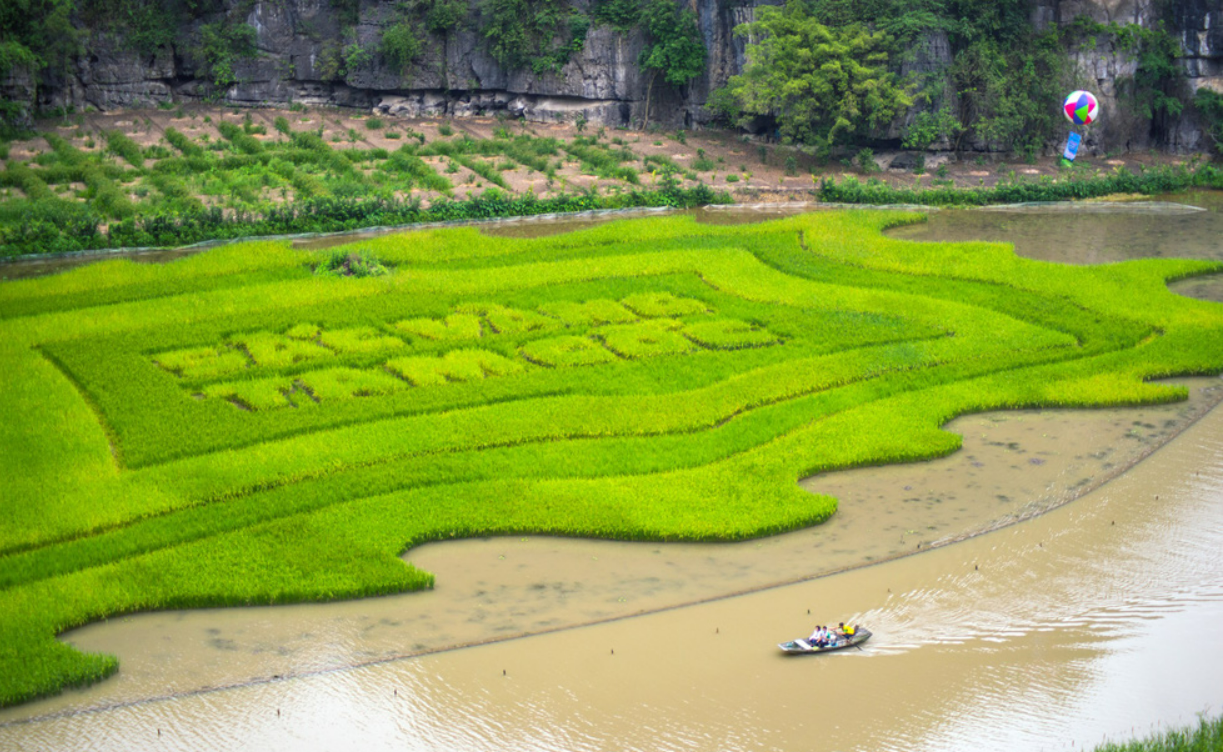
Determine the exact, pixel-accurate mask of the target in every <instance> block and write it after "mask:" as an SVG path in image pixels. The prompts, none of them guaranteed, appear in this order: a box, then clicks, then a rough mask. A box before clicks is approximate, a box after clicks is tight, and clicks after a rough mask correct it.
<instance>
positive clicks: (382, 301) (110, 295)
mask: <svg viewBox="0 0 1223 752" xmlns="http://www.w3.org/2000/svg"><path fill="white" fill-rule="evenodd" d="M919 220H920V217H919V215H915V214H907V213H902V212H822V213H816V214H810V215H806V216H801V217H794V218H791V219H787V220H782V221H776V222H770V223H767V224H761V225H754V226H742V227H719V226H707V225H700V224H697V223H696V222H694V221H693V220H692V219H690V218H685V217H668V218H659V219H649V220H633V221H622V222H615V223H610V224H607V225H603V226H599V227H596V228H592V229H588V230H585V231H582V232H578V233H572V234H567V235H558V236H553V237H548V238H541V239H535V240H519V239H509V238H494V237H487V236H484V235H482V234H481V233H480V232H479V231H478V230H476V229H474V228H452V229H435V230H428V231H422V232H416V233H411V234H407V235H390V236H384V237H380V238H377V239H372V240H363V241H361V242H360V243H359V244H356V245H354V246H350V247H341V248H338V249H334V250H332V251H327V252H323V253H320V254H313V253H309V252H305V251H295V250H293V249H291V248H290V246H289V244H288V243H287V242H267V241H263V242H251V243H244V244H238V245H233V246H227V247H223V248H218V249H213V250H211V251H208V252H206V253H202V254H199V255H197V256H193V257H191V258H188V259H185V260H181V261H178V262H175V263H173V264H169V265H166V266H161V267H158V266H147V265H141V264H134V263H132V262H129V261H118V260H115V261H106V262H101V263H97V264H94V265H91V266H87V267H83V268H80V269H78V270H75V271H73V272H70V273H66V274H62V275H59V276H55V277H49V278H43V279H34V280H27V281H20V282H4V283H0V367H2V368H3V372H4V374H5V388H4V389H3V390H0V467H3V468H4V469H5V471H6V472H5V484H4V494H3V495H0V519H3V520H4V524H3V525H2V526H0V704H12V703H17V702H21V701H24V700H27V699H29V698H32V697H36V696H39V695H44V694H47V693H52V692H55V691H57V690H58V689H60V688H61V687H64V686H70V685H74V684H82V683H87V682H91V681H96V680H98V679H99V678H101V677H104V676H106V675H107V674H109V673H112V672H113V671H114V670H115V668H116V666H115V661H114V659H113V658H111V657H107V656H98V655H82V654H80V653H79V652H76V651H75V650H73V649H72V648H70V647H68V646H66V645H64V644H62V643H59V642H57V641H56V640H55V639H54V637H55V635H56V634H58V633H60V632H62V631H64V630H66V629H68V628H71V627H73V626H76V625H80V624H84V623H87V622H90V621H94V620H98V619H103V618H107V617H110V616H114V615H117V614H122V613H128V612H133V611H140V610H149V609H165V608H183V607H198V606H208V605H236V604H254V603H261V604H262V603H283V602H290V601H301V600H310V599H328V598H341V597H357V596H363V595H370V594H376V593H387V592H397V591H403V590H411V589H416V588H424V587H429V586H430V585H431V583H432V577H431V576H430V575H429V574H427V573H425V572H421V571H419V570H417V569H415V568H414V567H412V566H411V565H408V564H405V563H404V562H403V561H402V560H400V559H399V558H397V557H398V556H399V555H400V554H401V553H402V552H403V551H405V550H406V549H410V548H411V547H413V546H416V545H419V544H421V543H424V542H426V541H431V540H438V539H448V538H456V537H465V536H487V535H494V534H520V533H525V532H534V533H544V534H557V535H580V536H594V537H608V538H622V539H638V540H729V539H741V538H746V537H751V536H760V535H767V534H771V533H775V532H779V531H783V530H791V529H794V528H797V527H801V526H806V525H811V524H815V523H818V522H821V521H823V520H825V519H827V518H828V517H829V515H831V514H832V513H833V512H834V510H835V507H836V502H835V501H834V500H833V499H831V498H828V497H825V496H818V495H811V494H808V493H806V492H804V491H802V490H800V489H799V488H798V486H797V485H796V484H795V480H796V479H797V478H800V477H802V476H805V475H809V474H812V473H816V472H822V471H828V470H832V469H836V468H844V467H850V466H856V465H863V464H877V463H886V462H900V461H911V460H917V459H922V458H928V457H934V456H940V455H943V454H947V453H949V452H952V451H954V450H955V449H956V448H957V447H958V446H959V439H958V437H956V436H954V435H951V434H949V433H947V432H944V431H942V430H940V428H939V427H940V426H942V425H943V424H944V423H946V422H947V421H948V420H950V419H951V418H952V417H954V416H956V415H960V414H963V413H966V412H972V411H981V410H991V409H1001V408H1020V407H1035V406H1084V405H1128V404H1138V403H1149V402H1157V401H1169V400H1175V399H1180V398H1182V397H1183V395H1184V392H1183V390H1180V389H1177V388H1171V387H1166V386H1157V385H1153V384H1149V383H1147V381H1148V380H1150V379H1154V378H1160V377H1167V376H1173V375H1177V374H1205V373H1218V372H1219V371H1220V370H1223V307H1221V306H1219V305H1218V304H1215V303H1208V302H1203V301H1198V300H1192V299H1189V298H1185V297H1181V296H1177V295H1174V294H1172V293H1171V292H1170V291H1169V290H1168V288H1167V284H1166V283H1167V281H1168V280H1169V279H1174V278H1181V277H1186V276H1190V275H1195V274H1203V273H1211V272H1215V273H1217V272H1220V271H1223V265H1221V264H1219V263H1218V262H1207V261H1180V260H1169V259H1158V260H1145V261H1135V262H1126V263H1118V264H1109V265H1105V266H1099V267H1088V266H1084V267H1068V266H1067V267H1063V266H1058V265H1054V264H1048V263H1038V262H1031V261H1026V260H1023V259H1020V258H1018V257H1016V256H1015V255H1014V254H1013V253H1012V252H1011V250H1010V249H1009V248H1007V247H1005V246H1002V245H997V244H986V243H962V244H932V243H911V242H904V241H899V240H894V239H889V238H887V237H885V236H884V235H883V234H882V233H881V230H882V229H883V228H886V227H888V226H894V225H898V224H902V223H910V222H914V221H919ZM354 256H355V258H356V259H357V261H353V258H354ZM374 258H376V259H378V260H379V262H380V263H381V265H383V266H385V267H387V269H389V271H390V273H389V274H385V275H381V276H367V277H364V278H357V277H355V276H349V275H344V274H341V275H329V274H318V273H316V269H317V268H318V267H319V265H320V263H322V262H326V263H324V266H330V265H333V264H334V266H335V267H336V268H337V269H340V268H343V267H344V266H345V265H348V266H349V267H350V268H352V267H353V266H355V265H359V264H361V263H372V260H373V259H374ZM333 260H334V261H333Z"/></svg>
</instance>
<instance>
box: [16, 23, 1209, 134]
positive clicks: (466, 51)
mask: <svg viewBox="0 0 1223 752" xmlns="http://www.w3.org/2000/svg"><path fill="white" fill-rule="evenodd" d="M690 1H691V2H692V7H693V9H694V10H695V11H696V13H697V18H698V25H699V28H700V32H701V35H702V36H703V38H704V41H705V43H706V46H707V49H708V50H709V56H708V64H707V67H706V71H705V73H704V74H703V75H701V76H699V77H698V78H697V79H696V80H694V81H693V82H692V83H691V84H690V85H688V86H687V87H683V89H682V90H680V89H676V88H674V87H670V86H666V85H661V86H660V85H655V86H654V89H653V94H654V96H653V100H654V101H653V102H652V103H651V107H650V110H649V111H650V113H651V115H650V117H651V120H652V121H657V122H661V123H663V124H664V125H666V126H668V127H688V126H692V125H694V124H700V123H702V122H705V121H706V120H707V117H708V115H707V113H706V111H705V110H704V108H703V105H704V103H705V101H706V99H707V97H708V95H709V92H710V91H712V90H714V89H716V88H717V87H719V86H721V85H723V84H724V83H725V82H726V80H727V79H728V78H729V77H730V76H731V75H734V74H735V73H737V72H739V71H740V70H741V68H742V65H743V60H744V41H743V40H742V39H739V38H735V37H734V36H733V35H732V30H733V29H734V27H735V26H736V25H738V24H740V23H743V22H745V21H748V20H750V19H751V17H752V12H753V8H754V7H755V6H756V5H759V4H761V2H760V0H690ZM470 2H471V7H472V12H473V13H475V12H477V11H478V7H479V0H470ZM590 2H591V0H577V5H578V6H579V9H581V10H585V11H589V10H590V9H589V7H585V6H587V5H589V3H590ZM764 2H769V0H764ZM1156 2H1157V0H1037V3H1036V5H1035V6H1034V15H1033V21H1034V23H1036V24H1037V26H1038V27H1040V26H1044V25H1048V24H1065V23H1069V22H1070V21H1071V20H1072V19H1074V18H1075V17H1076V16H1080V15H1083V16H1088V17H1090V18H1092V19H1095V20H1097V21H1100V22H1105V23H1107V22H1117V23H1122V24H1128V23H1137V24H1142V25H1145V26H1152V25H1154V24H1155V23H1156V17H1157V13H1156V8H1155V3H1156ZM221 7H222V8H223V10H221V11H219V12H218V13H217V14H215V15H214V16H211V17H206V18H201V19H197V20H195V21H193V22H191V23H190V24H188V25H186V26H184V27H183V28H181V29H179V30H178V32H177V34H176V37H175V38H176V40H177V42H176V44H175V45H174V46H173V49H169V48H167V49H163V50H161V51H159V52H158V53H156V54H152V55H142V54H140V53H137V52H134V51H133V50H132V49H131V48H130V46H128V45H125V44H124V42H123V40H122V39H119V38H116V37H114V36H111V35H108V34H100V33H95V34H93V35H92V36H91V37H90V40H89V42H88V44H87V47H88V50H89V52H88V54H87V55H85V56H83V57H81V58H80V59H78V60H77V61H76V64H75V67H74V68H73V70H71V71H70V72H69V73H68V74H67V75H66V76H63V75H62V76H59V77H58V78H54V77H53V78H48V79H46V80H44V82H43V85H42V86H41V87H40V88H39V92H40V97H41V100H42V101H40V102H38V103H37V104H38V105H39V106H41V107H44V108H46V107H55V106H74V107H77V108H81V107H84V106H92V107H96V108H98V109H101V110H110V109H114V108H121V107H134V106H149V105H156V104H159V103H163V102H172V101H193V100H199V99H203V98H206V97H212V98H217V99H219V100H221V101H224V102H226V103H231V104H240V105H265V104H279V105H284V104H288V103H291V102H302V103H306V104H323V105H335V106H341V107H357V108H363V109H371V110H376V111H379V112H382V113H385V114H387V115H390V116H420V115H438V116H449V117H464V116H473V115H488V114H494V113H505V114H507V115H510V116H513V117H523V118H526V119H528V120H532V121H541V122H546V121H551V120H575V119H582V118H584V119H586V120H589V121H591V122H594V123H601V124H605V125H609V126H637V125H640V124H641V121H642V118H643V117H644V116H645V114H646V107H645V97H646V91H647V89H648V79H647V74H646V73H645V72H643V71H642V70H641V68H640V67H639V66H638V64H637V61H638V57H639V55H640V53H641V50H642V47H643V45H644V43H645V40H644V39H643V37H642V36H641V34H640V33H636V32H634V33H621V32H616V31H613V30H611V29H608V28H605V27H596V28H592V29H591V30H590V32H589V34H588V35H587V37H586V41H585V45H584V47H583V49H582V50H581V51H580V52H578V53H577V54H576V55H574V56H573V57H572V59H571V60H570V62H569V63H568V64H567V65H565V66H564V67H563V68H561V70H560V71H558V72H556V73H545V74H541V75H536V74H534V73H532V72H531V71H530V70H507V69H505V68H504V67H503V66H501V65H499V64H498V63H497V61H496V60H495V59H494V58H493V57H492V55H491V54H490V53H489V51H488V47H487V43H486V42H485V40H483V39H482V38H481V37H480V35H479V34H478V33H476V32H475V31H471V30H467V29H463V28H461V27H460V28H458V29H456V30H455V31H453V32H451V33H450V34H448V35H446V36H445V37H444V39H443V38H442V37H439V36H436V35H435V36H433V37H431V39H432V40H433V42H434V44H431V45H429V46H428V47H427V48H426V49H425V50H424V51H423V53H422V55H421V56H420V57H419V58H418V59H417V60H416V62H415V63H414V65H413V66H412V67H411V69H410V70H409V71H408V72H407V74H406V75H405V74H401V73H400V72H398V71H395V70H392V69H390V68H389V67H388V66H387V64H386V62H385V61H384V60H382V57H381V55H378V54H370V55H367V56H364V57H365V58H366V59H364V60H362V61H361V62H360V63H359V64H357V65H355V66H353V69H352V70H341V69H338V68H337V66H336V65H335V64H334V61H335V60H336V59H337V52H336V51H337V50H338V48H339V45H338V43H337V42H336V40H338V39H341V38H342V36H341V35H342V33H343V32H342V25H341V21H340V19H339V17H338V14H337V11H336V10H335V8H334V7H333V4H332V3H331V2H330V0H258V1H257V2H254V3H253V5H252V4H251V3H250V2H249V0H245V1H244V2H243V1H241V0H224V1H223V2H222V3H221ZM239 8H244V9H249V12H246V11H244V10H239ZM393 8H394V3H393V2H392V0H364V1H363V2H361V5H360V13H359V22H358V24H357V25H356V27H355V28H353V29H350V30H349V31H348V33H349V34H350V35H351V34H355V42H356V43H357V44H358V45H359V46H360V47H362V48H364V49H366V50H370V51H372V50H376V49H377V48H378V44H379V40H380V39H381V36H382V33H383V30H384V28H385V27H386V25H387V23H388V19H389V17H390V14H391V13H392V12H393ZM244 13H245V15H243V14H244ZM225 17H228V18H229V20H230V21H231V22H238V21H243V22H245V23H247V24H249V25H250V26H252V27H253V28H254V29H255V32H256V46H257V49H258V54H257V55H255V56H253V57H249V58H242V59H239V60H237V61H236V62H235V64H234V67H233V73H234V78H235V79H236V81H237V82H236V83H233V84H232V85H229V86H227V87H223V88H222V90H219V91H218V90H216V88H215V87H214V86H213V85H212V84H211V83H209V82H208V81H207V80H206V78H204V77H201V75H200V74H201V63H200V62H199V61H197V60H195V59H193V56H192V52H191V50H193V49H196V48H198V45H199V40H200V37H201V33H202V29H203V27H204V25H205V24H207V23H214V22H216V21H218V20H220V19H222V18H225ZM1162 17H1163V19H1164V22H1165V23H1166V24H1167V27H1168V30H1169V31H1170V32H1171V33H1173V34H1174V35H1175V36H1176V37H1177V38H1178V39H1179V40H1180V42H1181V46H1182V49H1183V54H1184V56H1183V58H1181V63H1182V64H1183V66H1184V68H1185V71H1186V74H1187V78H1186V79H1185V85H1186V87H1187V90H1188V91H1190V92H1191V91H1193V90H1196V89H1197V88H1199V87H1203V86H1206V87H1210V88H1212V89H1214V90H1216V91H1220V92H1223V0H1177V1H1176V2H1174V3H1172V4H1171V7H1170V8H1168V7H1166V6H1165V9H1164V10H1163V11H1162ZM349 39H350V40H351V39H353V37H351V36H350V37H349ZM921 44H922V45H923V49H922V50H921V51H920V54H918V55H917V56H916V62H910V63H907V64H906V65H908V66H910V67H912V66H920V67H923V69H924V70H927V71H929V70H938V69H939V67H940V66H945V65H946V64H947V63H948V62H949V61H950V49H949V47H948V45H947V42H946V39H945V38H941V37H939V35H937V34H934V35H930V36H928V37H927V38H925V39H923V40H922V42H921ZM329 61H330V62H329ZM1073 65H1074V71H1075V80H1076V81H1077V82H1079V85H1080V86H1082V87H1083V88H1088V89H1090V90H1092V91H1094V92H1096V93H1097V94H1098V95H1099V96H1100V98H1101V100H1102V104H1103V106H1104V107H1105V108H1106V112H1108V113H1109V117H1108V118H1107V119H1106V120H1105V121H1103V122H1102V123H1101V126H1100V127H1099V128H1096V129H1093V132H1092V133H1091V134H1090V135H1089V140H1088V147H1089V148H1092V149H1095V150H1097V151H1104V150H1107V151H1127V150H1138V149H1147V148H1151V147H1152V146H1156V145H1158V146H1162V147H1166V148H1170V149H1173V150H1186V151H1187V150H1197V149H1202V148H1206V144H1205V143H1204V140H1203V131H1202V128H1201V127H1200V125H1199V124H1198V123H1197V122H1196V121H1195V113H1194V112H1193V111H1192V108H1186V111H1185V112H1184V113H1183V114H1182V115H1181V116H1180V117H1179V118H1176V119H1175V120H1174V121H1173V122H1170V123H1164V124H1163V128H1164V132H1162V133H1153V132H1152V128H1151V123H1150V121H1149V120H1148V119H1146V118H1144V117H1142V116H1141V115H1140V114H1139V113H1135V112H1129V111H1127V109H1126V106H1125V102H1124V99H1123V98H1122V97H1120V96H1119V94H1120V92H1119V90H1118V82H1121V81H1124V80H1125V79H1126V77H1128V76H1132V75H1133V73H1134V70H1135V69H1136V63H1135V62H1134V61H1133V60H1132V59H1131V58H1130V57H1129V56H1128V55H1126V54H1125V52H1124V51H1121V50H1116V49H1113V48H1112V47H1111V46H1110V45H1109V44H1107V43H1105V44H1102V45H1099V46H1097V47H1095V48H1094V49H1090V50H1086V49H1084V50H1082V51H1080V52H1078V53H1075V55H1074V58H1073ZM33 90H34V87H33V86H32V81H31V79H30V77H29V76H28V75H23V74H22V73H21V72H20V71H16V72H13V73H11V74H10V75H9V77H8V80H6V81H0V95H3V96H4V97H5V98H8V99H11V100H15V101H25V100H28V99H30V98H31V97H32V95H33ZM909 117H912V113H910V114H909ZM899 125H900V123H898V124H897V125H896V126H894V127H893V128H892V129H891V131H890V133H889V134H887V135H890V136H892V137H895V136H896V135H897V134H898V133H899ZM978 146H979V147H984V146H986V145H978Z"/></svg>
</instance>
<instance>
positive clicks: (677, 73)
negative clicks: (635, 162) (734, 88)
mask: <svg viewBox="0 0 1223 752" xmlns="http://www.w3.org/2000/svg"><path fill="white" fill-rule="evenodd" d="M641 23H642V26H644V27H645V32H646V35H647V38H648V40H649V41H648V42H647V44H646V46H645V47H644V48H643V49H642V50H641V60H640V63H641V67H642V68H645V69H646V70H648V71H650V82H649V84H648V85H647V86H646V94H645V118H644V121H645V122H644V124H645V125H648V124H649V122H650V97H651V95H652V94H653V91H654V81H655V80H656V79H657V78H658V74H660V73H661V74H662V77H663V80H664V81H666V82H667V83H669V84H671V85H672V86H683V85H684V84H686V83H688V82H689V81H691V80H692V79H694V78H696V77H697V76H699V75H701V73H702V72H704V70H705V58H706V50H705V43H704V41H703V40H702V39H701V32H700V30H699V29H698V28H697V25H696V14H695V13H693V12H692V11H691V10H689V9H687V8H683V9H681V8H680V7H679V6H677V5H676V4H675V2H674V0H650V1H649V2H648V3H646V4H645V5H644V6H643V7H642V9H641Z"/></svg>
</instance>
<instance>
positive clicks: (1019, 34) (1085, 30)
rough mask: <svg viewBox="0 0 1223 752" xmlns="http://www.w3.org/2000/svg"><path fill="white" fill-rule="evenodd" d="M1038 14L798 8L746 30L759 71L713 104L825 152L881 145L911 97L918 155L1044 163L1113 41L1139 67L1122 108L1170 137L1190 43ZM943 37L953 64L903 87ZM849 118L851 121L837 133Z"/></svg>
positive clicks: (1001, 1) (923, 7) (916, 4)
mask: <svg viewBox="0 0 1223 752" xmlns="http://www.w3.org/2000/svg"><path fill="white" fill-rule="evenodd" d="M1157 10H1158V9H1157ZM1030 11H1031V8H1030V4H1029V3H1028V2H1027V1H1026V0H869V1H868V2H857V1H854V2H850V1H849V0H790V2H788V3H787V5H786V10H785V12H784V14H783V13H781V12H779V11H771V12H770V13H769V14H758V15H757V20H756V21H755V22H754V23H749V24H744V25H742V26H741V27H739V30H738V31H737V33H740V34H745V35H748V36H749V58H750V59H749V64H748V66H747V67H746V68H745V70H744V72H743V75H742V76H741V77H734V78H732V79H731V81H730V83H729V84H728V86H727V88H726V89H724V90H721V91H720V92H716V93H715V95H714V97H713V98H712V104H713V105H714V106H715V107H716V108H717V109H719V110H720V111H722V112H723V113H725V114H726V115H727V116H728V117H729V118H730V119H731V120H738V121H743V120H745V119H747V118H751V117H766V118H771V119H772V120H774V121H775V122H776V125H777V126H778V128H779V131H780V134H781V135H782V136H783V137H785V138H789V139H791V140H793V141H795V142H798V143H803V144H807V145H810V146H814V147H816V148H817V149H819V150H821V151H823V150H825V149H826V148H827V144H828V142H829V140H830V139H829V138H828V136H829V134H832V135H833V136H837V135H840V136H842V138H845V137H846V136H849V137H852V138H851V140H853V141H854V142H861V141H863V140H868V139H870V138H879V137H880V136H881V134H882V133H883V129H881V128H879V127H878V126H879V125H881V124H882V125H886V124H887V123H888V121H889V120H890V119H891V117H892V115H894V114H895V113H896V112H897V108H898V107H900V106H905V105H904V104H903V103H904V102H905V101H906V99H907V98H908V97H910V96H911V97H912V98H913V99H914V100H915V101H916V103H917V104H919V105H920V112H919V114H918V115H917V116H916V118H915V119H914V120H913V121H911V122H909V123H908V124H907V126H906V132H905V133H904V134H903V138H904V141H905V142H906V145H907V146H910V147H911V148H925V147H926V146H929V145H930V144H932V143H935V142H936V141H940V140H943V139H946V140H947V141H948V142H949V143H951V144H952V145H953V146H954V147H955V148H956V149H959V148H960V147H961V146H963V145H964V143H965V142H964V139H965V138H968V139H970V140H971V142H972V143H974V145H978V146H985V147H987V148H989V149H991V150H1003V151H1013V152H1017V153H1020V154H1023V155H1025V156H1029V157H1031V156H1035V155H1036V154H1039V152H1040V151H1041V149H1042V148H1043V147H1044V146H1045V144H1046V143H1047V142H1049V141H1050V140H1052V139H1053V138H1055V137H1056V135H1057V133H1058V132H1059V130H1060V128H1061V127H1062V125H1064V123H1063V121H1062V119H1061V116H1060V113H1059V110H1058V108H1057V104H1058V103H1060V102H1061V98H1062V97H1063V96H1064V95H1065V93H1066V92H1067V91H1069V90H1071V89H1073V88H1077V87H1080V86H1083V85H1084V82H1083V81H1080V80H1079V78H1078V77H1079V76H1082V75H1084V72H1079V71H1075V70H1073V69H1072V65H1071V63H1072V54H1073V53H1074V52H1075V51H1076V50H1078V49H1085V48H1095V47H1097V46H1098V45H1101V44H1109V45H1111V49H1112V50H1114V51H1115V53H1116V54H1118V55H1119V56H1120V57H1121V58H1122V59H1126V58H1128V59H1130V60H1133V61H1134V62H1135V63H1136V64H1137V70H1136V72H1135V74H1134V75H1133V76H1132V77H1122V78H1121V79H1119V80H1118V81H1117V82H1116V83H1117V88H1118V91H1119V93H1120V95H1121V99H1122V101H1123V102H1124V103H1125V104H1126V106H1127V108H1128V109H1131V110H1132V111H1135V112H1137V113H1140V114H1141V115H1142V116H1143V117H1146V118H1150V119H1151V121H1152V132H1153V135H1155V136H1156V138H1157V139H1159V138H1164V137H1165V136H1166V135H1167V128H1168V126H1169V124H1170V123H1171V118H1172V117H1174V116H1175V115H1177V114H1178V113H1179V112H1180V111H1181V108H1182V107H1183V105H1184V103H1185V101H1186V100H1187V96H1188V95H1187V92H1185V91H1184V86H1183V83H1182V79H1183V78H1184V69H1183V68H1182V67H1181V64H1180V63H1179V62H1178V61H1177V57H1178V55H1180V54H1182V53H1181V50H1180V44H1179V42H1178V41H1177V40H1176V38H1174V37H1173V36H1172V35H1170V34H1168V33H1167V32H1166V31H1164V30H1163V28H1162V27H1159V26H1157V27H1154V28H1147V27H1143V26H1139V25H1136V24H1127V25H1122V24H1117V23H1109V24H1101V23H1096V22H1094V21H1091V20H1090V19H1088V18H1086V17H1079V18H1075V19H1063V20H1062V21H1061V24H1062V25H1050V26H1048V27H1046V28H1044V29H1043V30H1037V29H1036V28H1035V27H1034V26H1033V25H1032V22H1031V13H1030ZM782 18H784V19H785V22H784V23H782V22H780V21H779V19H782ZM766 21H768V22H767V23H765V22H766ZM933 34H942V35H945V36H946V38H947V41H948V42H949V43H950V52H951V60H950V61H949V62H947V63H941V64H940V63H937V61H935V64H936V67H935V68H933V69H932V68H930V66H929V64H928V63H926V64H924V65H921V66H915V68H916V69H918V70H921V71H922V72H920V73H918V72H915V73H911V74H910V75H909V76H908V77H907V78H906V79H905V80H903V81H897V80H896V79H895V78H894V77H893V74H895V73H896V72H897V71H898V70H900V69H901V67H902V66H903V65H904V64H905V63H909V62H914V61H915V60H916V59H919V58H921V57H922V56H923V55H925V54H926V50H927V47H928V46H929V45H930V43H931V35H933ZM830 39H831V40H833V42H839V44H837V43H833V42H830V41H828V40H830ZM800 40H802V41H801V43H800ZM851 40H853V44H851V43H850V41H851ZM817 44H819V45H823V46H822V47H821V51H822V54H821V55H819V56H818V57H817V58H816V59H815V60H814V61H813V60H807V59H805V58H804V57H803V56H802V53H803V50H806V49H811V48H813V47H814V46H815V45H817ZM825 61H836V62H825ZM850 62H852V67H851V66H850ZM1087 75H1091V74H1087ZM855 80H856V81H858V82H860V83H859V84H858V85H857V92H856V93H855V87H854V85H853V83H852V82H853V81H855ZM1087 88H1091V87H1087ZM802 108H808V109H809V110H811V111H813V112H814V113H816V117H815V122H816V123H817V126H816V127H815V128H807V126H806V125H805V122H806V121H807V120H810V119H812V114H811V113H807V112H801V110H802ZM838 111H841V112H845V113H847V116H846V117H845V118H844V120H845V122H844V124H842V125H841V127H840V128H835V126H834V127H830V126H829V125H828V124H827V119H828V118H832V119H833V121H832V122H834V123H835V122H836V120H835V118H836V117H837V115H838ZM872 119H873V121H872Z"/></svg>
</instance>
